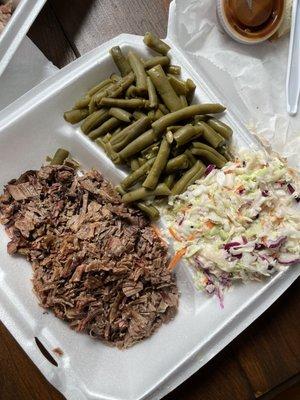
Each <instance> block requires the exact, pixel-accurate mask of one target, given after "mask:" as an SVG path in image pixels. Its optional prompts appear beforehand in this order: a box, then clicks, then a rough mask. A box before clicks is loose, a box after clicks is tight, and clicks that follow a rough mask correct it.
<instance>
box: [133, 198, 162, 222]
mask: <svg viewBox="0 0 300 400" xmlns="http://www.w3.org/2000/svg"><path fill="white" fill-rule="evenodd" d="M137 206H138V208H139V209H140V210H141V211H142V212H143V213H145V214H147V215H148V217H149V218H150V219H151V220H152V221H156V220H157V219H158V218H159V211H158V209H157V208H156V207H154V206H152V205H150V204H145V203H141V202H138V203H137Z"/></svg>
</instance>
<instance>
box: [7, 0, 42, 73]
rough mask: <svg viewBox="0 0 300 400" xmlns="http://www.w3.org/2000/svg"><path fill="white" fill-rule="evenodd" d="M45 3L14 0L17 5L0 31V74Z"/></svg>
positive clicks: (38, 0)
mask: <svg viewBox="0 0 300 400" xmlns="http://www.w3.org/2000/svg"><path fill="white" fill-rule="evenodd" d="M45 3H46V0H16V1H14V4H16V5H17V7H16V9H15V11H14V13H13V15H12V17H11V19H10V20H9V22H8V24H7V25H6V27H5V28H4V30H3V32H2V33H0V76H1V75H2V73H3V71H4V70H5V68H6V67H7V65H8V63H9V62H10V60H11V59H12V57H13V55H14V54H15V51H16V50H17V48H18V47H19V45H20V43H21V41H22V39H23V38H24V36H25V35H26V33H27V32H28V30H29V28H30V26H31V25H32V23H33V21H34V20H35V18H36V17H37V15H38V13H39V12H40V11H41V9H42V7H43V5H44V4H45Z"/></svg>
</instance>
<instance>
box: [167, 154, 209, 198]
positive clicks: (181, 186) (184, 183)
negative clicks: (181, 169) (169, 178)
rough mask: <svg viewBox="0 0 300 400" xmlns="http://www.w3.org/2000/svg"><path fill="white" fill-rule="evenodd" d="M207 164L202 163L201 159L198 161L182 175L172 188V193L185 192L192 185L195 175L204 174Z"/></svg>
mask: <svg viewBox="0 0 300 400" xmlns="http://www.w3.org/2000/svg"><path fill="white" fill-rule="evenodd" d="M204 172H205V165H204V164H202V162H201V161H199V160H198V161H197V162H196V163H195V164H194V165H193V166H192V167H191V168H190V169H189V170H188V171H187V172H186V173H185V174H184V175H182V177H181V178H180V179H179V180H178V181H177V182H176V183H175V185H174V186H173V188H172V195H173V196H175V195H177V194H180V193H183V192H185V190H186V188H187V187H188V186H189V185H190V182H192V181H193V178H194V177H195V175H197V176H198V175H199V174H204Z"/></svg>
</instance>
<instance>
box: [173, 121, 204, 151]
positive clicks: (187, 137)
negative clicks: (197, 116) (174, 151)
mask: <svg viewBox="0 0 300 400" xmlns="http://www.w3.org/2000/svg"><path fill="white" fill-rule="evenodd" d="M202 134H203V128H202V127H200V126H197V125H196V126H193V125H191V124H187V125H185V126H183V127H182V128H180V129H178V131H176V132H175V133H174V139H175V141H176V143H177V146H183V145H184V144H186V143H188V142H190V141H191V140H194V139H196V138H198V137H199V136H201V135H202Z"/></svg>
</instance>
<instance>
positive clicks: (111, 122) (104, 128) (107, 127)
mask: <svg viewBox="0 0 300 400" xmlns="http://www.w3.org/2000/svg"><path fill="white" fill-rule="evenodd" d="M120 123H121V121H120V120H118V119H117V118H115V117H111V118H110V119H108V120H107V121H105V122H104V123H103V124H102V125H100V126H99V127H98V128H96V129H94V130H92V131H91V132H90V133H89V135H88V136H89V138H90V139H91V140H95V139H97V138H98V137H99V136H103V135H105V134H106V133H108V132H110V131H112V130H113V129H114V128H117V127H118V126H119V125H120Z"/></svg>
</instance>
